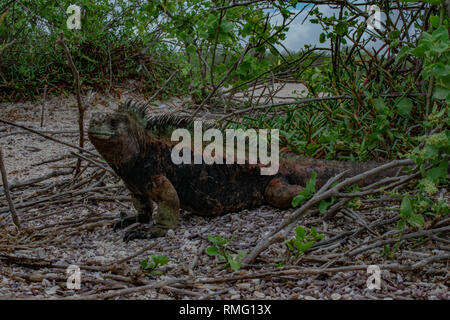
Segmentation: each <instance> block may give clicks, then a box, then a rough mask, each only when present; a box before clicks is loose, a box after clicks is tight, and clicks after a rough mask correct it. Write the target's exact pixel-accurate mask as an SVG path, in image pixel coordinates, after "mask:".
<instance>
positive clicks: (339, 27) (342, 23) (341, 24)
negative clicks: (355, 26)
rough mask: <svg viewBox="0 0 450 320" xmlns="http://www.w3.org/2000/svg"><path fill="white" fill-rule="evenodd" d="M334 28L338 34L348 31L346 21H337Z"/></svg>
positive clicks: (344, 33) (343, 34) (341, 34)
mask: <svg viewBox="0 0 450 320" xmlns="http://www.w3.org/2000/svg"><path fill="white" fill-rule="evenodd" d="M335 30H336V33H337V34H338V35H340V36H345V35H346V34H347V32H348V23H347V22H346V21H339V22H338V24H337V25H336V27H335Z"/></svg>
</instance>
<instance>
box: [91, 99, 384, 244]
mask: <svg viewBox="0 0 450 320" xmlns="http://www.w3.org/2000/svg"><path fill="white" fill-rule="evenodd" d="M191 127H192V120H191V119H189V118H183V117H180V116H168V115H160V116H152V115H149V114H148V110H147V109H146V108H145V106H142V105H139V104H137V103H133V102H131V101H128V102H127V103H122V104H121V105H119V108H118V110H117V111H116V112H115V113H112V114H108V113H96V114H93V116H92V119H91V121H90V125H89V130H88V134H89V139H90V141H91V142H92V144H93V145H94V146H95V148H96V149H97V150H98V152H99V153H100V154H101V156H102V157H103V158H104V159H105V160H106V161H107V162H108V164H109V165H110V167H111V168H112V169H113V170H114V171H115V172H116V173H117V175H118V176H119V177H121V178H122V180H123V181H124V183H125V185H126V187H127V188H128V189H129V190H130V192H131V194H132V199H133V204H134V206H135V208H136V210H137V212H138V214H137V215H136V216H131V217H126V216H125V217H124V216H122V219H121V220H120V221H119V222H118V223H116V225H115V229H116V228H118V227H124V226H127V225H130V224H132V223H135V222H141V223H149V222H150V220H151V217H152V211H153V203H152V201H154V202H156V203H157V205H158V209H157V214H156V215H155V219H154V220H155V221H154V224H153V226H152V227H151V228H150V229H148V230H143V229H141V230H137V231H131V232H128V233H126V234H125V237H124V240H125V241H128V240H131V239H136V238H152V237H160V236H164V235H165V234H166V232H167V231H168V230H169V229H175V228H176V227H177V225H178V218H179V211H180V208H181V209H184V210H187V211H190V212H192V213H195V214H199V215H204V216H218V215H222V214H225V213H230V212H236V211H240V210H243V209H250V208H255V207H258V206H261V205H263V204H269V205H271V206H273V207H277V208H289V207H291V203H292V199H293V198H294V197H295V196H296V195H297V194H298V193H299V192H300V191H301V190H302V186H305V184H306V182H307V181H308V180H309V179H310V178H311V175H312V172H313V171H315V172H317V184H318V185H319V186H321V185H323V184H324V183H326V181H328V179H329V178H331V177H333V176H334V175H336V174H338V173H341V172H342V171H344V170H348V172H347V173H346V176H352V175H356V174H359V173H361V172H364V171H366V170H369V169H371V168H373V167H375V166H377V163H374V162H364V163H357V162H339V161H326V160H316V159H305V158H303V157H300V156H295V155H292V154H284V153H281V154H280V159H279V171H278V173H277V174H275V175H261V174H260V167H261V165H260V164H248V163H245V164H216V163H214V164H204V163H203V164H178V165H176V164H174V163H173V162H172V160H171V151H172V148H173V147H174V146H175V145H176V144H177V142H173V141H171V139H170V137H171V132H173V130H174V129H175V128H191ZM191 152H192V151H191ZM192 156H193V155H192ZM224 163H225V162H224ZM378 165H379V164H378ZM391 173H392V172H391ZM387 174H389V173H388V172H386V173H385V174H383V176H386V175H387ZM371 179H373V178H371ZM370 182H371V180H369V179H367V180H366V181H363V184H367V183H370Z"/></svg>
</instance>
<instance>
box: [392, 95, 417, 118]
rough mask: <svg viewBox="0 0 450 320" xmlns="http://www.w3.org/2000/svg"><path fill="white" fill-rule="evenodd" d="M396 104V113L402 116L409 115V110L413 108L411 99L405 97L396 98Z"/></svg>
mask: <svg viewBox="0 0 450 320" xmlns="http://www.w3.org/2000/svg"><path fill="white" fill-rule="evenodd" d="M395 104H396V106H397V110H398V114H399V115H401V116H402V117H406V116H409V115H410V113H411V110H412V108H413V103H412V101H411V99H409V98H406V97H401V98H398V99H397V100H396V103H395Z"/></svg>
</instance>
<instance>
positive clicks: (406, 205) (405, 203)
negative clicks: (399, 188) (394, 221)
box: [400, 197, 414, 219]
mask: <svg viewBox="0 0 450 320" xmlns="http://www.w3.org/2000/svg"><path fill="white" fill-rule="evenodd" d="M413 213H414V211H413V207H412V204H411V200H410V199H409V198H408V197H403V199H402V204H401V205H400V217H402V218H403V219H408V218H409V217H410V216H411V215H412V214H413Z"/></svg>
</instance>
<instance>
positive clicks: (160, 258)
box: [152, 254, 170, 266]
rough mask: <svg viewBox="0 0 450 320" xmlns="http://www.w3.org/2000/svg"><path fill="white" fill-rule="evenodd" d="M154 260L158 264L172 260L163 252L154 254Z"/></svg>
mask: <svg viewBox="0 0 450 320" xmlns="http://www.w3.org/2000/svg"><path fill="white" fill-rule="evenodd" d="M152 260H153V262H154V263H155V264H156V265H157V266H158V265H159V266H162V265H165V264H166V263H168V262H169V261H170V259H169V258H167V257H166V256H164V255H162V254H155V255H152Z"/></svg>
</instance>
